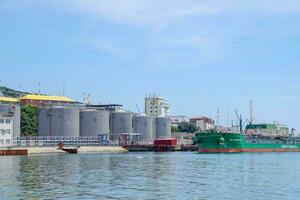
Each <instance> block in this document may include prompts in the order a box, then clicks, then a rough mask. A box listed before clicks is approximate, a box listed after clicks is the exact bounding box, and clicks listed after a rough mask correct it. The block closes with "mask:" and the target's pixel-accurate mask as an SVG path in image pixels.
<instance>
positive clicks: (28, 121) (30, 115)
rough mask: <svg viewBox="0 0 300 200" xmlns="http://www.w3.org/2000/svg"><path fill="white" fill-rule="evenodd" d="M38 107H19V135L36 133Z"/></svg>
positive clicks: (35, 134)
mask: <svg viewBox="0 0 300 200" xmlns="http://www.w3.org/2000/svg"><path fill="white" fill-rule="evenodd" d="M38 114H39V108H37V107H35V106H22V107H21V136H37V135H38Z"/></svg>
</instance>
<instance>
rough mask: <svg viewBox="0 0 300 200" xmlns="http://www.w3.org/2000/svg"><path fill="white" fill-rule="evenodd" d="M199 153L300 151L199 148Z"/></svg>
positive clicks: (289, 150) (284, 150) (288, 150)
mask: <svg viewBox="0 0 300 200" xmlns="http://www.w3.org/2000/svg"><path fill="white" fill-rule="evenodd" d="M198 152H199V153H245V152H248V153H255V152H256V153H259V152H260V153H263V152H300V149H284V148H251V149H250V148H248V149H247V148H230V149H227V148H199V149H198Z"/></svg>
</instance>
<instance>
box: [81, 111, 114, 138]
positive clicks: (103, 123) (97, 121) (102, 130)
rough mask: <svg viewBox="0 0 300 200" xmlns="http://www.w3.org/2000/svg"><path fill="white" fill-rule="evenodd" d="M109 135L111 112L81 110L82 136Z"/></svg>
mask: <svg viewBox="0 0 300 200" xmlns="http://www.w3.org/2000/svg"><path fill="white" fill-rule="evenodd" d="M100 134H109V111H106V110H81V111H80V136H97V135H100Z"/></svg>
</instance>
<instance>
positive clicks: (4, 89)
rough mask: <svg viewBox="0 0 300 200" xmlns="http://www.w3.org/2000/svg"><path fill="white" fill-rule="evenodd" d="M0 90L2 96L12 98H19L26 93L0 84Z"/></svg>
mask: <svg viewBox="0 0 300 200" xmlns="http://www.w3.org/2000/svg"><path fill="white" fill-rule="evenodd" d="M0 91H1V92H2V93H3V94H4V96H6V97H14V98H19V97H20V96H23V95H26V94H28V93H27V92H22V91H17V90H14V89H11V88H7V87H4V86H0Z"/></svg>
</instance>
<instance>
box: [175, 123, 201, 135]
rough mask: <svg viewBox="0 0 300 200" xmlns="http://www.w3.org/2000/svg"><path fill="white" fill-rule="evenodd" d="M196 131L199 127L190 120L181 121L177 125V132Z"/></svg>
mask: <svg viewBox="0 0 300 200" xmlns="http://www.w3.org/2000/svg"><path fill="white" fill-rule="evenodd" d="M197 131H199V129H198V128H197V127H196V126H195V125H194V124H193V123H190V122H182V123H180V124H179V125H178V132H187V133H195V132H197Z"/></svg>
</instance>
